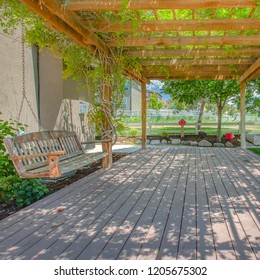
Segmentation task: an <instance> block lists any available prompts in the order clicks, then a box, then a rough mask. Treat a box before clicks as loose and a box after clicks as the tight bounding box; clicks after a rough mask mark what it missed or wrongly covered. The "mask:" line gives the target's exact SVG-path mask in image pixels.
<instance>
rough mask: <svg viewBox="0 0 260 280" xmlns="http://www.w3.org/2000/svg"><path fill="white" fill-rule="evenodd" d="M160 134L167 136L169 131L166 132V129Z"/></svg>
mask: <svg viewBox="0 0 260 280" xmlns="http://www.w3.org/2000/svg"><path fill="white" fill-rule="evenodd" d="M161 135H162V136H163V137H169V133H168V132H167V131H163V132H162V133H161Z"/></svg>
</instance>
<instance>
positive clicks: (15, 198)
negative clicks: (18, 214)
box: [0, 175, 49, 208]
mask: <svg viewBox="0 0 260 280" xmlns="http://www.w3.org/2000/svg"><path fill="white" fill-rule="evenodd" d="M48 193H49V189H48V188H47V187H45V186H44V185H42V184H40V183H39V181H37V180H36V179H21V178H20V177H19V176H18V175H10V176H7V177H3V178H0V203H5V204H12V203H15V204H16V206H17V207H19V208H21V207H23V206H27V205H30V204H32V203H33V202H35V201H37V200H39V199H41V198H42V197H44V196H45V195H46V194H48Z"/></svg>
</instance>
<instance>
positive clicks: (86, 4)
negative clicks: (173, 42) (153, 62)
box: [67, 0, 256, 11]
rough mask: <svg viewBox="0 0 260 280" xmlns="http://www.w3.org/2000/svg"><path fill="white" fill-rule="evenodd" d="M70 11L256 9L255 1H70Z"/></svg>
mask: <svg viewBox="0 0 260 280" xmlns="http://www.w3.org/2000/svg"><path fill="white" fill-rule="evenodd" d="M67 7H68V9H69V10H72V11H83V10H88V11H91V10H102V11H120V10H122V9H123V8H125V9H126V10H160V9H171V10H172V9H187V8H189V9H210V8H254V7H256V1H255V0H225V1H223V0H214V1H212V0H189V2H188V3H187V2H186V1H183V0H174V1H172V0H153V1H147V0H139V1H136V0H129V1H128V3H127V4H126V5H125V1H114V0H112V1H111V0H98V1H95V0H70V1H69V3H68V6H67Z"/></svg>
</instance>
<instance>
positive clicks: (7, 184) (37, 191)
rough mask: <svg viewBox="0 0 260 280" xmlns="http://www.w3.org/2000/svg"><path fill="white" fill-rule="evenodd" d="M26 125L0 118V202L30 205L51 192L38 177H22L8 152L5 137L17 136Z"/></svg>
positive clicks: (21, 205) (19, 205)
mask: <svg viewBox="0 0 260 280" xmlns="http://www.w3.org/2000/svg"><path fill="white" fill-rule="evenodd" d="M1 114H2V113H1V112H0V115H1ZM24 127H25V126H24V125H22V124H21V123H18V122H16V121H15V120H9V121H4V120H2V119H0V203H5V204H13V203H15V204H16V205H17V206H18V207H19V208H20V207H23V206H26V205H30V204H31V203H33V202H35V201H36V200H38V199H40V198H42V197H43V196H45V195H46V194H47V193H48V192H49V189H48V188H47V187H45V186H43V185H42V184H40V183H39V181H38V180H36V179H21V178H20V177H19V176H18V174H17V172H16V170H15V168H14V166H13V163H12V161H11V160H9V155H8V154H6V148H5V146H4V138H5V137H7V136H16V135H17V131H18V130H24Z"/></svg>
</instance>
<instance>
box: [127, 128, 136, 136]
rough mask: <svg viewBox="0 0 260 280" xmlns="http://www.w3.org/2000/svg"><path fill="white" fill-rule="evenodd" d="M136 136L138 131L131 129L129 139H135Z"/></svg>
mask: <svg viewBox="0 0 260 280" xmlns="http://www.w3.org/2000/svg"><path fill="white" fill-rule="evenodd" d="M137 134H138V130H137V129H136V128H132V129H130V130H129V137H136V136H137Z"/></svg>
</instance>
